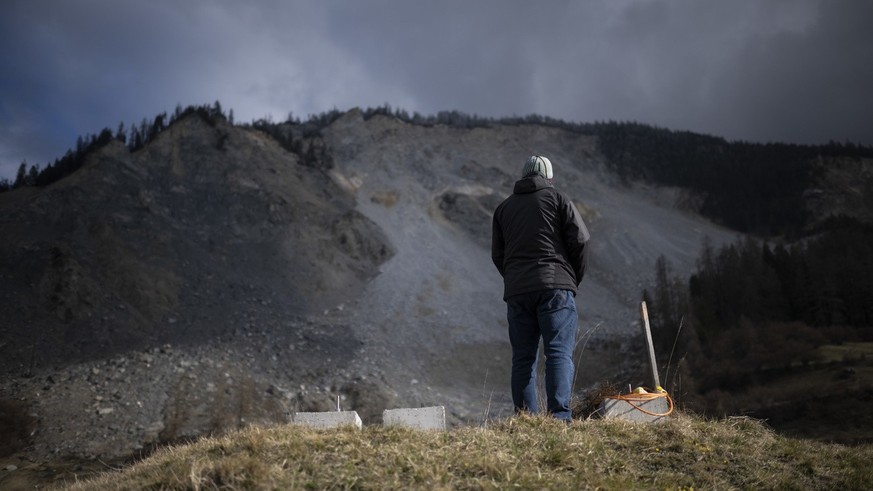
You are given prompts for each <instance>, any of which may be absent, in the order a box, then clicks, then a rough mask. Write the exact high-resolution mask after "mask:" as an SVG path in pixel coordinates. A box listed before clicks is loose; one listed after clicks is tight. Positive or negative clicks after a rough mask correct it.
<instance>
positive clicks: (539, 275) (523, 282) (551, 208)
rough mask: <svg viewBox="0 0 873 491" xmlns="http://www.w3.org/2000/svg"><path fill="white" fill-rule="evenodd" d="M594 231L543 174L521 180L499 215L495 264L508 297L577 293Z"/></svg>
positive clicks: (494, 232) (494, 236)
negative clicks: (556, 290)
mask: <svg viewBox="0 0 873 491" xmlns="http://www.w3.org/2000/svg"><path fill="white" fill-rule="evenodd" d="M588 238H589V234H588V229H587V228H586V227H585V224H584V223H583V221H582V219H581V217H580V216H579V213H578V212H577V211H576V209H575V207H574V206H573V204H572V202H571V201H570V200H569V199H567V198H566V197H565V196H564V195H563V194H561V193H560V192H559V191H558V190H556V189H555V188H554V187H552V186H551V184H549V182H548V181H547V180H546V179H545V178H543V177H542V176H540V175H535V176H531V177H526V178H523V179H521V180H519V181H518V182H517V183H516V185H515V189H514V192H513V194H512V195H511V196H509V197H508V198H506V200H504V201H503V203H501V204H500V206H498V207H497V210H495V212H494V220H493V228H492V244H491V245H492V250H491V252H492V260H493V261H494V265H495V266H496V267H497V270H498V271H500V274H501V275H502V276H503V278H504V298H506V297H510V296H512V295H518V294H522V293H528V292H531V291H537V290H546V289H552V288H560V289H565V290H570V291H572V292H574V293H575V292H576V287H577V286H578V285H579V282H580V281H582V277H583V276H584V274H585V265H586V264H587V248H586V247H585V243H586V242H587V241H588Z"/></svg>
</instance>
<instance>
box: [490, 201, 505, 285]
mask: <svg viewBox="0 0 873 491" xmlns="http://www.w3.org/2000/svg"><path fill="white" fill-rule="evenodd" d="M503 257H504V242H503V229H502V228H501V227H500V223H499V222H498V221H497V212H496V211H495V212H494V217H493V218H492V219H491V260H492V261H493V262H494V266H496V267H497V271H499V272H500V276H503V273H504V270H503Z"/></svg>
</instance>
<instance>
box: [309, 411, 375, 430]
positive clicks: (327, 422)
mask: <svg viewBox="0 0 873 491" xmlns="http://www.w3.org/2000/svg"><path fill="white" fill-rule="evenodd" d="M293 422H294V423H296V424H299V425H303V426H308V427H310V428H318V429H322V428H338V427H340V426H354V427H356V428H357V429H359V430H360V429H361V427H362V426H363V423H362V422H361V417H360V416H358V412H357V411H330V412H321V413H294V419H293Z"/></svg>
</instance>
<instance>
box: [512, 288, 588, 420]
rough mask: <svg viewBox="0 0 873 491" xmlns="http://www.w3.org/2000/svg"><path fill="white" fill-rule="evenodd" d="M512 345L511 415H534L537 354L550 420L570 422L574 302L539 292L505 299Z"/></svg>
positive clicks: (566, 294)
mask: <svg viewBox="0 0 873 491" xmlns="http://www.w3.org/2000/svg"><path fill="white" fill-rule="evenodd" d="M506 318H507V320H508V321H509V342H510V344H511V345H512V384H511V385H512V402H513V404H514V405H515V410H516V412H519V411H528V412H532V413H536V412H538V411H539V404H538V403H537V388H536V385H537V373H536V369H537V355H538V352H539V344H540V337H542V339H543V351H544V353H545V355H546V404H547V405H548V411H549V413H551V414H552V416H554V417H555V418H558V419H563V420H568V421H569V420H570V419H571V412H570V393H571V392H572V390H573V387H572V385H573V370H574V367H573V347H574V345H575V342H576V301H575V298H574V296H573V292H571V291H569V290H543V291H538V292H532V293H525V294H522V295H515V296H512V297H509V298H508V299H506Z"/></svg>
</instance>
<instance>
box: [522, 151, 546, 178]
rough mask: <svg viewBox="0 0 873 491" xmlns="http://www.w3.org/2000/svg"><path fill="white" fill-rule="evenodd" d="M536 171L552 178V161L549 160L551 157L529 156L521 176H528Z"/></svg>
mask: <svg viewBox="0 0 873 491" xmlns="http://www.w3.org/2000/svg"><path fill="white" fill-rule="evenodd" d="M534 172H536V173H538V174H539V175H541V176H543V177H545V178H546V179H551V178H552V163H551V162H549V159H547V158H545V157H540V156H539V155H531V156H530V157H528V158H527V162H525V163H524V169H523V170H522V171H521V177H527V176H528V175H530V174H533V173H534Z"/></svg>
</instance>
